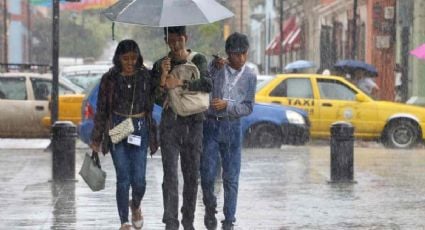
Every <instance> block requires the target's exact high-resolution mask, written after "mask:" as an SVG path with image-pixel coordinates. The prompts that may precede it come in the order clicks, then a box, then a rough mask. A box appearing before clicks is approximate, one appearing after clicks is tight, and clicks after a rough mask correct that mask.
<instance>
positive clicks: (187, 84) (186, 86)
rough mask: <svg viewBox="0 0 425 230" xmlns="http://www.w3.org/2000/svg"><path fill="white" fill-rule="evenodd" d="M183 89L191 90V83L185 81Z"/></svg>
mask: <svg viewBox="0 0 425 230" xmlns="http://www.w3.org/2000/svg"><path fill="white" fill-rule="evenodd" d="M182 89H189V81H188V80H183V85H182Z"/></svg>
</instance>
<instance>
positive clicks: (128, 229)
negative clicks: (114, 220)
mask: <svg viewBox="0 0 425 230" xmlns="http://www.w3.org/2000/svg"><path fill="white" fill-rule="evenodd" d="M120 230H131V224H130V223H128V222H125V223H124V224H122V225H121V228H120Z"/></svg>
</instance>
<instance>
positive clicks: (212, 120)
mask: <svg viewBox="0 0 425 230" xmlns="http://www.w3.org/2000/svg"><path fill="white" fill-rule="evenodd" d="M248 48H249V42H248V38H247V36H246V35H244V34H241V33H233V34H232V35H230V36H229V37H228V38H227V40H226V45H225V49H226V53H227V56H228V58H227V59H226V60H223V61H224V64H223V65H214V64H212V63H210V65H209V73H210V76H211V79H212V81H213V88H212V92H211V93H210V100H211V101H210V107H209V109H208V111H207V112H206V120H205V121H204V137H203V152H202V155H201V185H202V192H203V202H204V205H205V216H204V224H205V226H206V227H207V229H209V230H210V229H216V228H217V219H216V217H215V214H216V213H217V211H216V208H217V198H216V196H215V195H214V183H215V179H216V174H217V169H218V166H219V164H220V162H221V164H222V167H223V174H222V177H223V187H224V207H223V213H224V216H225V219H224V221H222V227H223V229H224V230H228V229H233V223H234V222H235V221H236V218H235V214H236V203H237V196H238V185H239V173H240V167H241V145H242V134H241V125H240V118H241V117H242V116H247V115H249V114H250V113H251V112H252V109H253V105H254V96H255V85H256V81H257V77H256V74H255V72H254V71H253V70H252V69H251V68H249V67H248V66H246V65H245V63H246V61H247V56H248ZM216 62H217V61H215V62H213V63H216Z"/></svg>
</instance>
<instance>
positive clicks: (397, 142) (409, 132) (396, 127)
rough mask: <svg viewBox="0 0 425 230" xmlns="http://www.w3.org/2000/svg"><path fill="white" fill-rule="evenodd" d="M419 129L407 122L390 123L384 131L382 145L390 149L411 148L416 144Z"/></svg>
mask: <svg viewBox="0 0 425 230" xmlns="http://www.w3.org/2000/svg"><path fill="white" fill-rule="evenodd" d="M418 137H419V129H418V127H417V125H415V124H414V123H413V122H411V121H408V120H396V121H392V122H391V123H390V124H389V125H388V126H387V128H386V129H385V131H384V142H383V143H384V145H385V146H386V147H390V148H399V149H402V148H411V147H413V146H415V145H416V144H417V142H418Z"/></svg>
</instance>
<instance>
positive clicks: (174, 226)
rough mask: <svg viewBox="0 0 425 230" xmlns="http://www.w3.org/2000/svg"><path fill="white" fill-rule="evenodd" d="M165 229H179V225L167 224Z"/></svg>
mask: <svg viewBox="0 0 425 230" xmlns="http://www.w3.org/2000/svg"><path fill="white" fill-rule="evenodd" d="M165 230H179V226H178V225H177V226H176V225H175V224H166V225H165Z"/></svg>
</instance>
